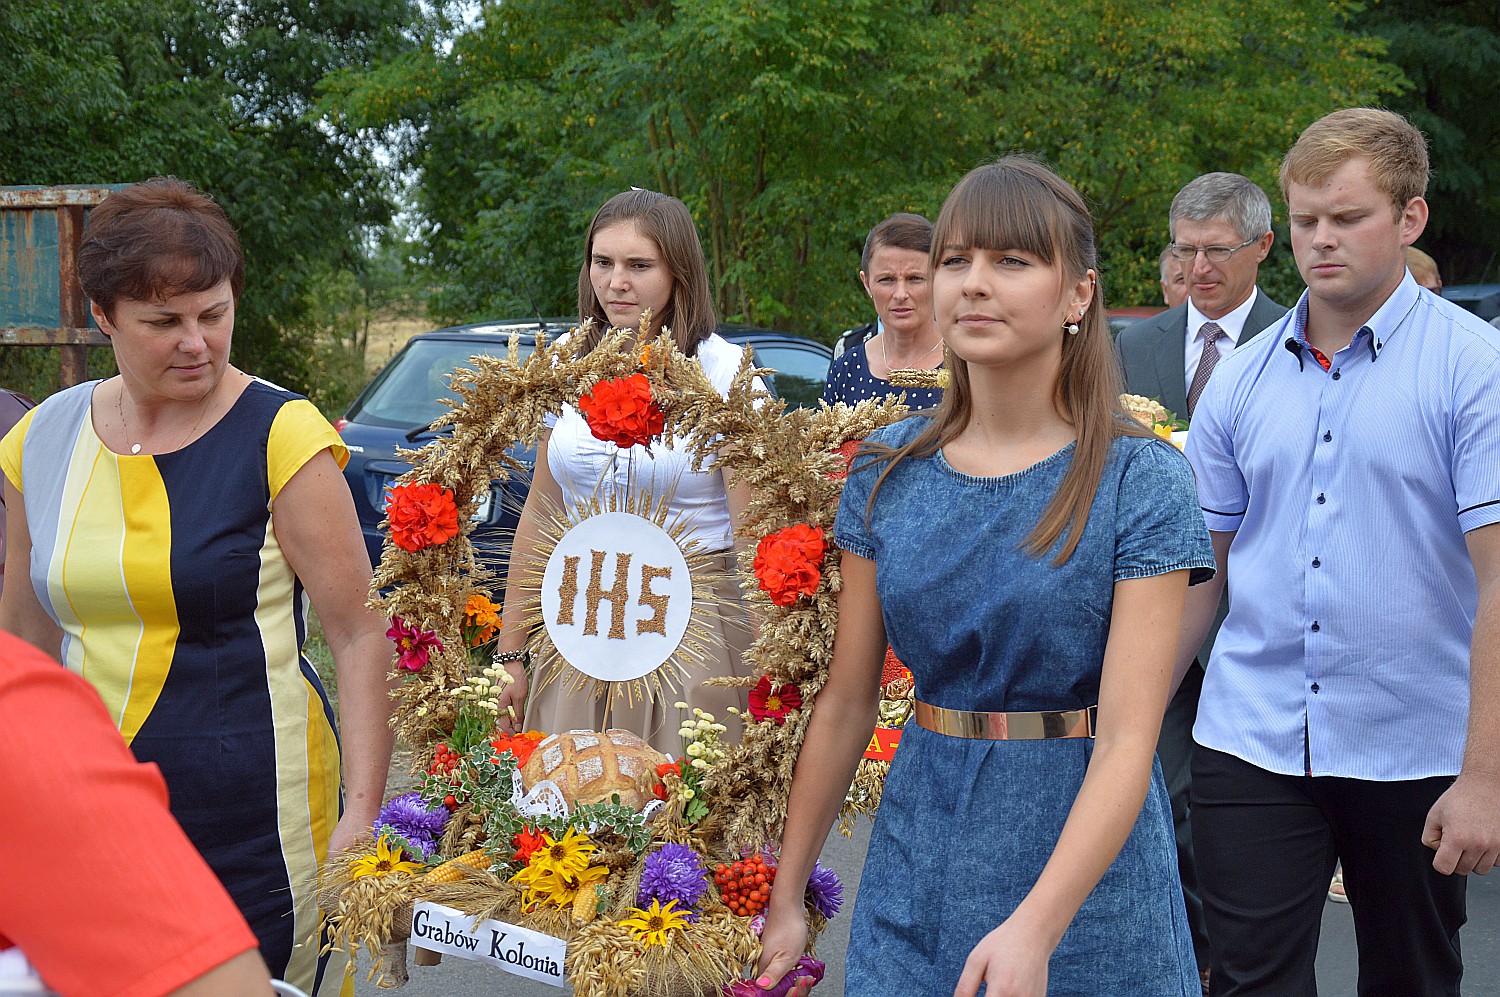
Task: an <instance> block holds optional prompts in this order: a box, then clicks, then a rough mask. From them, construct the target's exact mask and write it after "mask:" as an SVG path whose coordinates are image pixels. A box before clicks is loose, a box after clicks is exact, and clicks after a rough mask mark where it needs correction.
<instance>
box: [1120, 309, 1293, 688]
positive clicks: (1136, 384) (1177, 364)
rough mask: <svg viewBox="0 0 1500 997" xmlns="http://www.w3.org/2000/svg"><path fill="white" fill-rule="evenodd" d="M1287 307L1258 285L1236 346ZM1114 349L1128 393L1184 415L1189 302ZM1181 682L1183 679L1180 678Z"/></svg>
mask: <svg viewBox="0 0 1500 997" xmlns="http://www.w3.org/2000/svg"><path fill="white" fill-rule="evenodd" d="M1286 311H1287V310H1286V309H1285V308H1283V307H1282V306H1281V305H1278V304H1277V303H1276V302H1274V301H1272V300H1271V299H1270V298H1268V297H1266V294H1265V292H1264V291H1261V290H1259V289H1258V288H1257V289H1256V295H1255V304H1254V305H1252V306H1251V308H1250V314H1249V315H1248V316H1246V317H1245V328H1244V330H1243V331H1241V333H1240V338H1239V341H1238V342H1237V343H1236V344H1235V348H1236V349H1238V348H1239V347H1240V346H1242V345H1244V344H1245V343H1248V342H1249V341H1250V340H1251V339H1254V338H1255V337H1256V336H1257V335H1259V334H1260V333H1261V332H1262V331H1263V330H1264V329H1265V328H1266V327H1267V326H1270V325H1274V324H1276V322H1277V321H1278V320H1279V319H1280V318H1281V317H1282V316H1283V315H1285V314H1286ZM1115 349H1116V350H1118V351H1119V354H1120V367H1121V368H1122V369H1123V370H1124V372H1125V390H1126V391H1128V392H1130V393H1131V394H1132V395H1145V396H1146V397H1147V398H1155V399H1156V400H1157V401H1159V402H1161V403H1162V404H1163V405H1165V406H1166V407H1167V409H1168V410H1169V411H1170V412H1172V414H1173V415H1175V416H1177V418H1179V419H1186V418H1187V414H1188V411H1187V384H1186V381H1187V372H1186V369H1185V365H1184V363H1183V361H1184V360H1185V359H1186V351H1187V303H1186V302H1184V303H1182V304H1180V305H1178V306H1177V307H1176V308H1171V309H1168V310H1167V311H1164V312H1162V313H1161V314H1160V315H1153V316H1151V317H1150V318H1146V319H1141V320H1140V321H1139V322H1133V323H1131V324H1130V325H1128V326H1126V327H1125V329H1124V331H1123V332H1121V333H1120V337H1119V339H1117V340H1115ZM1228 611H1229V598H1228V592H1227V590H1226V592H1225V595H1224V597H1223V598H1221V599H1220V600H1219V612H1218V615H1217V616H1216V617H1215V619H1214V625H1213V626H1212V627H1211V628H1210V629H1209V631H1208V637H1207V639H1205V640H1204V642H1203V647H1202V649H1200V650H1199V652H1198V662H1199V663H1200V664H1202V665H1203V666H1204V667H1205V668H1206V667H1207V666H1208V655H1209V652H1210V651H1212V650H1213V646H1214V638H1215V637H1216V636H1218V633H1219V624H1221V623H1223V622H1224V614H1225V613H1227V612H1228ZM1183 685H1184V686H1186V685H1187V683H1183Z"/></svg>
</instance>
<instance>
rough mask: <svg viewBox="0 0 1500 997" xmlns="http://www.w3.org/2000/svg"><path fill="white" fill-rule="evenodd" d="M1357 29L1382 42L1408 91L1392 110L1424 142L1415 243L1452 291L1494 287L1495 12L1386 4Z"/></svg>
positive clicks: (1497, 224) (1423, 3)
mask: <svg viewBox="0 0 1500 997" xmlns="http://www.w3.org/2000/svg"><path fill="white" fill-rule="evenodd" d="M1355 23H1356V24H1357V25H1358V26H1359V27H1360V28H1361V29H1362V30H1365V31H1368V32H1370V33H1372V34H1374V35H1376V36H1378V37H1379V38H1381V39H1383V40H1385V41H1386V42H1387V43H1388V44H1389V46H1390V53H1389V58H1390V60H1391V61H1392V62H1394V63H1395V64H1396V65H1398V66H1400V67H1401V70H1402V71H1403V72H1404V73H1405V74H1406V76H1407V78H1408V79H1409V80H1410V81H1411V84H1412V85H1411V88H1410V89H1409V90H1407V91H1405V92H1403V93H1401V94H1399V95H1396V96H1394V97H1392V98H1391V100H1390V102H1389V106H1390V108H1391V109H1392V110H1395V111H1400V112H1401V113H1402V114H1405V115H1406V116H1407V117H1408V118H1410V119H1411V121H1412V123H1413V124H1415V125H1416V126H1417V127H1418V128H1420V129H1422V132H1423V133H1424V134H1425V135H1426V136H1427V142H1428V152H1429V155H1430V156H1431V160H1432V183H1431V184H1430V185H1429V188H1428V196H1427V200H1428V202H1429V204H1430V205H1431V208H1432V215H1431V220H1430V221H1429V222H1428V224H1427V233H1426V235H1425V236H1424V237H1423V238H1422V239H1421V240H1420V244H1421V245H1422V246H1424V247H1426V248H1427V249H1428V250H1429V251H1430V252H1431V253H1432V255H1433V257H1434V258H1436V259H1437V261H1438V264H1439V267H1440V269H1441V271H1442V274H1443V279H1444V281H1446V282H1447V283H1449V284H1456V283H1460V282H1465V281H1479V280H1484V279H1489V280H1496V279H1500V276H1497V274H1500V260H1497V258H1496V253H1497V250H1500V7H1497V6H1496V5H1495V4H1493V3H1470V2H1467V0H1400V2H1395V0H1385V2H1383V3H1377V4H1374V5H1372V6H1371V7H1370V8H1369V9H1368V10H1366V11H1365V12H1364V13H1362V14H1361V15H1359V17H1358V18H1357V19H1356V21H1355Z"/></svg>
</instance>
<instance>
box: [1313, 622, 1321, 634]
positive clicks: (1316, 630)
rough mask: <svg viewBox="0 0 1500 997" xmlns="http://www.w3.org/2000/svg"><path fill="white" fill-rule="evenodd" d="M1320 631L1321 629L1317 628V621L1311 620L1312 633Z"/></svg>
mask: <svg viewBox="0 0 1500 997" xmlns="http://www.w3.org/2000/svg"><path fill="white" fill-rule="evenodd" d="M1322 629H1323V628H1322V627H1320V626H1318V621H1317V620H1313V625H1312V632H1313V633H1317V632H1318V631H1319V630H1322Z"/></svg>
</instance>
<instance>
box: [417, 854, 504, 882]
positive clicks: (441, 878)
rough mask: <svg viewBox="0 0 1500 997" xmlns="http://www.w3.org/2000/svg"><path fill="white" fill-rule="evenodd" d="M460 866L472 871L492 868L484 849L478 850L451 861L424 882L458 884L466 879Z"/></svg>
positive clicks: (426, 877) (428, 876)
mask: <svg viewBox="0 0 1500 997" xmlns="http://www.w3.org/2000/svg"><path fill="white" fill-rule="evenodd" d="M460 866H468V867H469V868H470V869H488V868H489V867H490V857H489V856H488V855H486V854H485V853H484V849H483V848H476V849H475V850H474V851H472V852H465V853H464V854H462V855H460V856H458V857H457V858H452V859H449V860H448V861H446V862H444V863H443V864H442V865H440V866H438V867H437V868H436V869H434V870H432V871H431V872H429V873H428V874H427V875H426V876H425V877H424V878H423V882H426V883H456V882H458V881H459V880H460V879H462V878H463V877H464V874H463V871H462V869H461V868H460Z"/></svg>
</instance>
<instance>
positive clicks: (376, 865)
mask: <svg viewBox="0 0 1500 997" xmlns="http://www.w3.org/2000/svg"><path fill="white" fill-rule="evenodd" d="M421 871H422V865H421V863H420V862H407V861H406V856H405V855H404V854H403V853H402V851H401V849H399V848H393V847H392V846H391V843H390V841H389V840H387V838H386V836H385V835H383V834H382V835H381V836H380V840H379V841H377V842H375V854H373V855H365V856H362V857H360V858H357V859H355V860H354V861H353V862H351V863H349V875H350V876H351V877H353V878H354V879H358V878H360V877H361V876H384V875H387V874H388V873H392V872H421Z"/></svg>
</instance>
